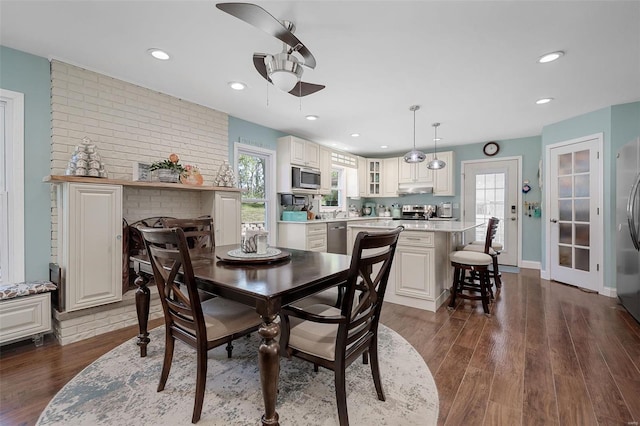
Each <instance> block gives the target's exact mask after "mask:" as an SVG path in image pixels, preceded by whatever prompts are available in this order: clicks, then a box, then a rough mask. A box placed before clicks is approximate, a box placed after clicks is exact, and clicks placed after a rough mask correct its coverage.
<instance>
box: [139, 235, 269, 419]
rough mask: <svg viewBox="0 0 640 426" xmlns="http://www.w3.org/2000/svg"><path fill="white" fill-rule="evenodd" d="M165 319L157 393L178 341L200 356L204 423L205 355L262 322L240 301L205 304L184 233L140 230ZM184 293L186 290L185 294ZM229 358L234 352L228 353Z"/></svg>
mask: <svg viewBox="0 0 640 426" xmlns="http://www.w3.org/2000/svg"><path fill="white" fill-rule="evenodd" d="M140 232H141V233H142V236H143V239H144V244H145V247H146V249H147V254H148V256H149V261H150V262H151V266H152V268H153V276H154V279H155V282H156V285H157V286H158V293H159V295H160V301H161V303H162V310H163V313H164V320H165V350H164V361H163V364H162V373H161V374H160V383H159V384H158V392H160V391H162V390H163V389H164V387H165V384H166V382H167V378H168V377H169V371H170V370H171V362H172V359H173V349H174V345H175V339H176V338H177V339H180V340H182V341H183V342H184V343H186V344H187V345H189V346H191V347H193V348H194V349H195V350H196V352H197V368H196V395H195V403H194V407H193V416H192V418H191V422H192V423H196V422H197V421H198V420H200V414H201V412H202V403H203V399H204V391H205V383H206V378H207V352H208V351H209V350H210V349H213V348H215V347H218V346H220V345H223V344H225V343H228V342H230V341H232V340H233V339H236V338H238V337H240V336H243V335H245V334H248V333H250V332H253V331H255V330H257V329H258V326H259V325H260V323H261V322H262V321H261V318H260V316H259V315H258V314H257V313H256V311H255V310H254V309H253V308H251V307H249V306H245V305H242V304H240V303H237V302H234V301H231V300H228V299H224V298H221V297H216V298H213V299H209V300H206V301H201V300H200V298H199V297H198V289H197V287H196V281H195V277H194V272H193V265H192V263H191V256H190V252H189V248H188V245H187V238H186V236H185V232H184V231H183V230H182V229H181V228H179V227H177V228H168V229H163V228H140ZM185 290H186V291H185ZM229 355H230V354H229Z"/></svg>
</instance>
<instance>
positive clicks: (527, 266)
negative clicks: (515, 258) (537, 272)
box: [520, 260, 541, 269]
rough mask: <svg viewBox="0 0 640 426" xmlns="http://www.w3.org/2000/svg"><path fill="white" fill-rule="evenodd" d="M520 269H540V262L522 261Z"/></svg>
mask: <svg viewBox="0 0 640 426" xmlns="http://www.w3.org/2000/svg"><path fill="white" fill-rule="evenodd" d="M520 267H521V268H525V269H540V267H541V265H540V262H536V261H533V260H522V261H520Z"/></svg>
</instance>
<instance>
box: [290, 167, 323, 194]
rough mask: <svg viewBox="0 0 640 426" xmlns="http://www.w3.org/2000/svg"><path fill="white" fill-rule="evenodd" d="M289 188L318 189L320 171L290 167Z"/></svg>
mask: <svg viewBox="0 0 640 426" xmlns="http://www.w3.org/2000/svg"><path fill="white" fill-rule="evenodd" d="M291 187H292V188H297V189H319V188H320V170H317V169H309V168H305V167H291Z"/></svg>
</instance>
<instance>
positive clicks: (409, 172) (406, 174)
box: [398, 157, 433, 186]
mask: <svg viewBox="0 0 640 426" xmlns="http://www.w3.org/2000/svg"><path fill="white" fill-rule="evenodd" d="M398 183H415V184H421V185H426V186H432V185H433V170H430V169H428V168H427V164H426V162H423V163H407V162H405V161H404V157H400V158H398Z"/></svg>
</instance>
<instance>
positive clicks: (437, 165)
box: [427, 123, 447, 170]
mask: <svg viewBox="0 0 640 426" xmlns="http://www.w3.org/2000/svg"><path fill="white" fill-rule="evenodd" d="M439 125H440V123H433V124H432V126H433V131H434V135H433V160H431V161H429V162H428V163H427V169H429V170H440V169H444V167H445V166H446V165H447V163H445V162H444V161H442V160H439V159H438V154H437V151H438V126H439Z"/></svg>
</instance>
